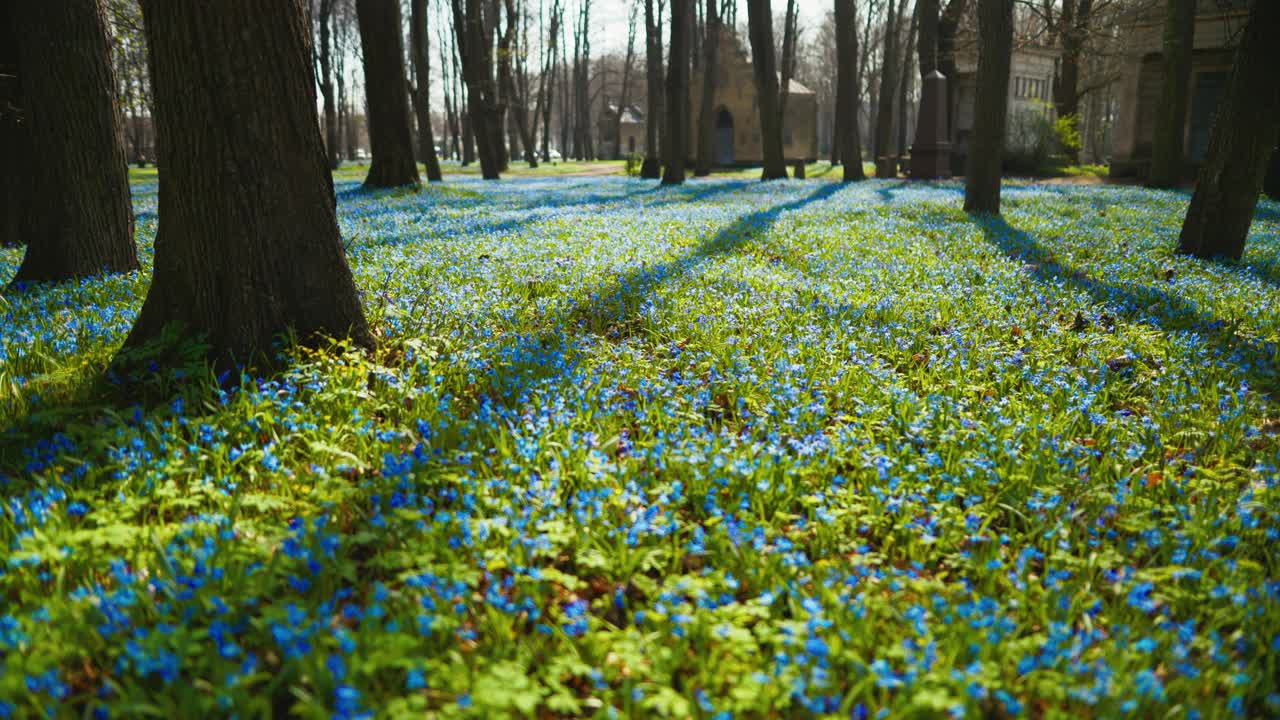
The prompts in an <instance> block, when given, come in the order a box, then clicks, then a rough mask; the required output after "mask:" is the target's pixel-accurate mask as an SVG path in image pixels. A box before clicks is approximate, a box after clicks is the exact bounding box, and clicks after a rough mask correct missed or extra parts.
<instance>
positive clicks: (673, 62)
mask: <svg viewBox="0 0 1280 720" xmlns="http://www.w3.org/2000/svg"><path fill="white" fill-rule="evenodd" d="M689 2H690V0H671V45H670V53H671V54H670V58H669V60H668V62H667V65H668V67H667V103H666V104H667V145H666V147H665V148H664V150H665V152H666V158H665V161H664V163H663V164H664V165H665V167H664V168H663V169H662V184H663V185H679V184H680V183H683V182H684V164H685V161H686V160H687V157H686V156H687V154H688V150H687V143H686V139H687V138H686V135H685V132H686V130H687V128H688V125H686V124H685V118H686V116H687V115H688V114H689V38H688V36H689V30H690V28H689ZM784 173H785V169H784Z"/></svg>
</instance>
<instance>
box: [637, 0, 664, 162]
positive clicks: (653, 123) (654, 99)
mask: <svg viewBox="0 0 1280 720" xmlns="http://www.w3.org/2000/svg"><path fill="white" fill-rule="evenodd" d="M654 1H655V0H644V54H645V82H646V83H647V84H648V103H647V105H648V107H647V109H646V117H645V139H644V162H643V163H642V164H641V165H640V177H642V178H647V179H650V180H656V179H658V177H660V176H661V174H662V162H661V161H660V160H659V159H658V158H659V157H660V156H659V154H658V133H659V130H660V127H661V123H662V122H663V119H662V31H661V30H660V29H659V25H658V18H657V14H656V13H654V11H653V4H654Z"/></svg>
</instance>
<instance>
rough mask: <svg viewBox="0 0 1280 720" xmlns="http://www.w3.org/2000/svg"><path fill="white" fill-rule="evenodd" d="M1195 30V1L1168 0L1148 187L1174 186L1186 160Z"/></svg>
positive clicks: (1180, 176)
mask: <svg viewBox="0 0 1280 720" xmlns="http://www.w3.org/2000/svg"><path fill="white" fill-rule="evenodd" d="M1271 1H1272V2H1274V1H1275V0H1271ZM1255 4H1257V3H1256V2H1255ZM1273 29H1274V28H1273ZM1195 31H1196V0H1169V9H1168V17H1167V19H1166V20H1165V26H1164V85H1163V86H1162V87H1161V89H1160V113H1159V114H1158V115H1157V116H1156V130H1155V136H1154V137H1153V138H1152V144H1151V171H1150V173H1149V174H1148V176H1147V185H1148V186H1150V187H1156V188H1167V187H1173V186H1175V185H1177V184H1178V183H1179V182H1181V181H1182V173H1183V166H1184V164H1185V162H1186V159H1185V158H1184V156H1183V147H1182V134H1183V128H1184V127H1185V124H1186V117H1187V100H1188V94H1189V88H1190V85H1191V52H1192V43H1193V41H1194V40H1195Z"/></svg>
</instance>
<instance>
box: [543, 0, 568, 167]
mask: <svg viewBox="0 0 1280 720" xmlns="http://www.w3.org/2000/svg"><path fill="white" fill-rule="evenodd" d="M563 19H564V6H563V5H562V4H561V0H553V2H552V4H551V16H550V18H549V19H548V25H549V30H548V31H547V47H546V50H545V54H546V56H545V57H544V58H543V61H542V76H541V77H540V78H539V80H538V107H539V108H540V109H541V112H542V161H543V162H551V147H550V146H551V106H552V104H553V103H552V100H553V99H554V98H555V96H556V43H557V42H558V41H559V39H560V23H561V22H562V20H563Z"/></svg>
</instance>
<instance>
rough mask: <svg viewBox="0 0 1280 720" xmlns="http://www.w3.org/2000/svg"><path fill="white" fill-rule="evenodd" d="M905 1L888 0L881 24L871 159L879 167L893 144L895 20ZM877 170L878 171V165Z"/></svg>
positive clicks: (895, 55) (895, 73)
mask: <svg viewBox="0 0 1280 720" xmlns="http://www.w3.org/2000/svg"><path fill="white" fill-rule="evenodd" d="M905 3H906V0H897V4H896V5H895V4H894V0H889V7H888V12H887V16H886V18H885V23H884V56H883V57H882V59H881V61H880V90H879V92H878V93H877V98H876V100H877V102H876V134H875V140H876V142H875V150H874V155H875V157H874V158H873V159H874V160H875V161H876V162H877V163H879V161H880V158H882V157H885V156H887V155H888V154H889V153H890V152H891V147H892V144H893V106H894V103H895V101H896V99H897V93H896V92H895V91H896V90H897V89H898V16H899V15H900V14H901V11H902V5H903V4H905ZM876 167H879V165H877V166H876Z"/></svg>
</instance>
